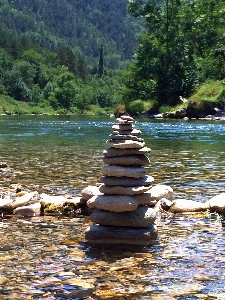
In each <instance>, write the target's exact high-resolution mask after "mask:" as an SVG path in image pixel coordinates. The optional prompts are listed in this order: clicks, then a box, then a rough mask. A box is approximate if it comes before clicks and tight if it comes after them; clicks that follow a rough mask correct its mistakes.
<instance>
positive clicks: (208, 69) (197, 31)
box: [124, 0, 225, 106]
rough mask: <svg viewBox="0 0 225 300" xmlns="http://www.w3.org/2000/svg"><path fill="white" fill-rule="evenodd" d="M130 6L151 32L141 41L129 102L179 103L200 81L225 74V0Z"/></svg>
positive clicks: (130, 80)
mask: <svg viewBox="0 0 225 300" xmlns="http://www.w3.org/2000/svg"><path fill="white" fill-rule="evenodd" d="M129 8H130V11H131V13H132V14H134V15H135V16H136V17H137V16H141V17H142V18H143V19H144V21H145V23H146V26H147V33H145V34H142V35H141V37H140V39H139V46H138V48H137V52H136V56H135V61H134V64H133V66H132V69H131V73H130V76H129V77H128V81H127V84H126V87H127V90H126V92H125V94H124V101H125V103H127V102H129V101H132V100H134V99H137V98H139V99H143V100H148V99H152V98H153V97H154V98H155V99H156V100H157V102H158V103H159V106H160V105H176V103H178V101H179V96H183V97H189V96H190V95H191V94H192V92H193V90H194V88H195V86H196V85H197V83H199V82H203V81H205V80H206V79H207V78H213V79H214V80H215V79H221V78H224V77H225V74H224V71H225V69H224V65H225V64H224V59H225V51H224V38H223V37H224V34H225V29H224V12H225V7H224V3H223V1H222V0H218V1H216V0H212V1H205V0H199V1H186V0H179V1H175V0H164V1H157V0H147V1H140V0H132V1H129Z"/></svg>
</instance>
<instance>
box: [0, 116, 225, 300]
mask: <svg viewBox="0 0 225 300" xmlns="http://www.w3.org/2000/svg"><path fill="white" fill-rule="evenodd" d="M113 124H115V119H110V118H108V117H107V118H106V117H75V116H1V117H0V164H1V163H7V164H8V166H9V167H8V168H7V169H2V171H0V176H1V177H0V192H1V190H2V191H3V190H4V189H8V188H10V187H11V186H12V185H16V184H20V185H21V186H22V187H23V189H25V190H30V191H34V190H37V191H38V192H39V193H41V192H45V193H48V194H54V195H62V194H67V195H68V194H69V195H74V194H77V193H79V192H80V190H82V189H83V188H84V187H86V186H88V185H95V184H96V183H97V182H98V180H99V177H100V176H101V172H100V170H101V167H102V165H103V163H102V151H103V150H104V149H106V148H107V144H106V140H107V138H108V135H109V134H110V133H111V132H112V129H111V127H112V125H113ZM135 126H136V128H138V129H141V131H142V136H141V137H143V138H144V139H145V143H146V146H148V147H150V148H151V149H152V152H151V153H150V154H149V158H150V160H151V165H150V166H149V168H148V173H149V175H152V176H153V177H154V178H155V182H154V184H157V183H160V184H167V185H170V186H171V187H172V188H173V189H174V199H176V198H185V199H192V200H196V201H202V202H205V201H207V200H209V199H210V198H211V197H213V196H215V195H218V194H220V193H222V192H225V191H224V190H225V123H224V122H222V121H212V122H209V121H196V120H195V121H194V120H192V121H171V120H166V121H165V120H148V119H144V120H143V119H137V120H135ZM156 223H157V226H158V239H157V240H156V241H155V242H154V244H153V245H152V246H149V247H145V248H142V249H140V248H139V249H137V248H136V249H135V248H131V247H130V246H128V247H127V249H115V248H114V249H109V248H108V249H103V248H102V249H100V248H94V247H90V246H89V245H87V244H86V243H85V241H84V232H85V229H86V228H87V227H88V226H89V219H88V217H85V216H70V217H65V216H60V217H54V216H52V217H51V216H48V217H47V216H46V217H42V216H41V217H35V218H29V219H26V218H18V217H16V216H13V217H7V216H5V215H3V216H2V217H1V219H0V239H1V241H0V300H1V299H48V300H52V299H89V300H90V299H118V300H120V299H121V300H122V299H131V300H136V299H143V300H144V299H165V300H167V299H225V252H224V251H225V250H224V247H225V227H223V223H222V222H221V217H220V216H217V215H209V214H200V213H199V214H188V215H186V214H183V215H182V214H177V215H172V214H166V213H165V214H162V215H160V216H158V218H157V222H156Z"/></svg>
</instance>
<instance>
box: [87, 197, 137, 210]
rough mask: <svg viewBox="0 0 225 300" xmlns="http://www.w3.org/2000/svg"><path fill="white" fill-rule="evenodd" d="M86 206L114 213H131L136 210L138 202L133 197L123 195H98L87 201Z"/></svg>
mask: <svg viewBox="0 0 225 300" xmlns="http://www.w3.org/2000/svg"><path fill="white" fill-rule="evenodd" d="M87 206H88V207H90V208H97V209H103V210H109V211H114V212H124V211H132V210H135V209H137V207H138V202H137V201H136V200H135V198H134V197H131V196H124V195H98V196H94V197H92V198H91V199H89V200H88V201H87Z"/></svg>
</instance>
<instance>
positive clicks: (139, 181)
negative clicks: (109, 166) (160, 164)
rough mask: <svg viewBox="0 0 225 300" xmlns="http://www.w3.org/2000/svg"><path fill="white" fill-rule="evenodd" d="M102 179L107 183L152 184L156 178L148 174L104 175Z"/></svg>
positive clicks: (127, 184) (125, 184)
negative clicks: (134, 175) (137, 175)
mask: <svg viewBox="0 0 225 300" xmlns="http://www.w3.org/2000/svg"><path fill="white" fill-rule="evenodd" d="M100 181H101V182H102V183H104V184H106V185H122V186H138V185H139V186H142V185H146V186H151V184H152V182H153V181H154V178H153V177H152V176H148V175H145V176H143V177H141V178H131V177H115V176H102V177H101V178H100Z"/></svg>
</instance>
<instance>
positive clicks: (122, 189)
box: [99, 184, 150, 195]
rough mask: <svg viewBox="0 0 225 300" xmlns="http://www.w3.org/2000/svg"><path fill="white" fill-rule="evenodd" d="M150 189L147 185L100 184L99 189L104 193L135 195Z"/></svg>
mask: <svg viewBox="0 0 225 300" xmlns="http://www.w3.org/2000/svg"><path fill="white" fill-rule="evenodd" d="M149 189H150V187H149V186H121V185H104V184H103V185H101V186H100V188H99V190H100V192H101V193H103V194H106V195H136V194H143V193H144V192H146V191H148V190H149Z"/></svg>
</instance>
